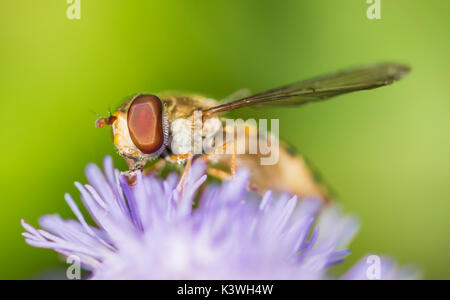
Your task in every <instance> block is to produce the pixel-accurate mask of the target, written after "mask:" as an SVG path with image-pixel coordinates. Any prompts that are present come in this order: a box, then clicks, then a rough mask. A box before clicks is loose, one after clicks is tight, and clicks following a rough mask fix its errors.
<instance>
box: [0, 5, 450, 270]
mask: <svg viewBox="0 0 450 300" xmlns="http://www.w3.org/2000/svg"><path fill="white" fill-rule="evenodd" d="M1 3H2V5H1V8H0V23H1V27H0V32H1V34H0V99H1V104H2V105H1V106H2V109H1V111H0V114H1V120H2V126H1V127H0V138H1V147H0V157H1V167H2V172H1V173H0V174H1V175H0V184H1V187H2V188H1V191H2V194H1V203H0V205H1V206H0V208H1V210H0V222H1V226H0V228H1V229H0V230H1V247H0V266H1V268H0V278H5V279H6V278H17V279H20V278H33V277H35V276H38V274H39V272H41V271H43V270H47V269H51V268H54V267H58V266H59V267H61V264H60V263H58V259H57V256H56V254H54V253H52V252H51V251H48V250H40V249H34V248H31V247H29V246H27V245H26V244H25V243H24V241H23V238H22V237H21V236H20V233H21V232H22V229H21V227H20V224H19V220H20V218H25V219H26V220H28V221H29V222H30V223H32V224H33V225H36V224H37V219H38V217H39V216H41V215H43V214H46V213H56V212H58V213H61V214H62V215H63V216H71V214H70V212H69V209H68V208H67V207H66V205H65V202H64V200H63V194H64V193H65V192H70V193H72V194H74V195H78V193H77V192H76V191H75V188H74V186H73V181H75V180H80V181H84V180H85V179H84V174H83V171H84V167H85V165H86V164H87V163H89V162H96V163H100V162H101V160H102V158H103V157H104V156H105V155H106V154H111V155H113V156H114V159H115V161H116V163H117V165H118V166H119V167H120V168H124V164H123V161H122V160H121V159H120V158H119V157H118V155H117V154H115V152H114V149H113V147H112V143H111V138H110V133H109V130H106V129H104V130H99V129H95V128H94V121H95V119H96V116H95V114H94V113H92V111H95V112H98V113H100V114H102V115H106V114H107V112H108V109H109V108H110V107H111V108H113V109H114V108H116V107H117V106H118V105H119V104H120V103H121V101H122V100H123V99H124V98H125V97H126V96H128V95H131V94H135V93H138V92H158V91H161V90H167V89H169V90H183V91H193V92H199V93H204V94H206V95H208V96H211V97H216V98H223V97H225V96H227V95H228V94H230V93H232V92H234V91H235V90H238V89H240V88H249V89H251V90H252V91H261V90H264V89H267V88H272V87H276V86H278V85H280V84H285V83H290V82H292V81H295V80H300V79H306V78H308V77H311V76H314V75H320V74H322V73H326V72H330V71H335V70H337V69H341V68H344V67H347V66H352V65H358V64H362V63H368V62H378V61H399V62H404V63H407V64H410V65H411V66H412V67H413V72H412V74H411V75H410V76H409V77H407V78H406V79H405V80H402V81H401V82H399V83H397V84H395V85H393V86H390V87H387V88H383V89H379V90H376V91H370V92H362V93H356V94H352V95H348V96H344V97H341V98H339V99H338V100H337V101H330V102H326V103H320V104H316V105H310V106H306V107H303V108H299V109H292V108H288V109H270V110H258V111H255V110H249V109H247V110H243V111H241V112H239V113H237V114H235V116H242V117H250V116H252V117H271V118H280V120H281V121H280V131H281V132H280V135H281V138H282V139H284V140H286V141H288V142H290V143H291V144H293V145H295V146H296V147H297V148H298V149H299V150H300V151H301V152H302V153H304V154H305V155H306V156H307V157H308V158H309V159H310V160H311V161H312V162H313V163H314V165H316V167H318V169H319V170H320V171H321V173H322V174H323V175H324V177H325V178H326V181H327V182H328V183H329V184H330V185H331V186H332V187H333V188H334V190H335V191H336V192H337V194H338V195H339V201H340V202H341V203H342V205H343V207H344V208H345V211H347V212H352V213H355V214H357V215H359V216H360V218H361V220H362V229H361V232H360V234H359V235H358V237H357V238H356V240H355V241H354V242H353V244H352V250H353V254H352V255H351V256H350V259H349V262H348V263H352V262H354V261H356V260H357V259H358V258H360V257H361V256H362V255H363V254H365V253H368V252H371V253H379V254H390V255H392V256H393V257H395V258H396V259H397V260H398V261H399V262H400V263H402V264H404V263H415V264H416V265H417V266H419V267H420V268H422V270H423V271H424V274H425V277H426V278H430V279H431V278H447V279H448V278H450V255H449V252H450V239H449V233H448V230H449V228H450V155H449V154H450V134H449V133H450V132H449V128H450V117H449V116H450V99H449V96H450V84H449V75H450V72H449V69H450V60H449V53H450V34H449V28H450V13H449V12H450V2H449V1H441V0H429V1H412V0H391V1H389V0H382V19H381V20H368V18H367V17H366V9H367V7H368V4H366V1H365V0H340V1H335V0H314V1H313V0H305V1H299V0H292V1H262V0H245V1H244V0H239V1H238V0H223V1H211V0H205V1H196V0H192V1H174V0H166V1H137V0H133V1H130V0H129V1H111V0H81V9H82V10H81V19H80V20H72V21H71V20H68V19H67V17H66V9H67V7H68V4H67V3H66V1H65V0H39V1H37V0H14V1H6V0H2V1H1Z"/></svg>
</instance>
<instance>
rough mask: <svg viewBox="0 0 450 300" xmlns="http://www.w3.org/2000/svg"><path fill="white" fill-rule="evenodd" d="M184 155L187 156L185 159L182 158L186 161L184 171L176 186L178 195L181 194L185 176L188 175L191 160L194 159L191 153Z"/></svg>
mask: <svg viewBox="0 0 450 300" xmlns="http://www.w3.org/2000/svg"><path fill="white" fill-rule="evenodd" d="M185 155H187V157H185V158H184V159H187V162H186V166H185V167H184V170H183V172H182V173H181V177H180V180H179V182H178V186H177V189H179V191H180V194H183V189H184V184H185V183H186V178H187V175H188V173H189V170H190V168H191V165H192V159H193V158H194V155H193V154H192V153H189V154H185ZM185 155H184V156H185ZM177 161H178V159H177Z"/></svg>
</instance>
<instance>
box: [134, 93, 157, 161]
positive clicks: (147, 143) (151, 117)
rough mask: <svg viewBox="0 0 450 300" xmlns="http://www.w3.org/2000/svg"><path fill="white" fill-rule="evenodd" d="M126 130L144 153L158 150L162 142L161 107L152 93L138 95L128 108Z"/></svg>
mask: <svg viewBox="0 0 450 300" xmlns="http://www.w3.org/2000/svg"><path fill="white" fill-rule="evenodd" d="M127 118H128V130H129V132H130V136H131V139H132V140H133V143H134V144H135V145H136V147H137V148H138V149H139V150H141V151H142V152H143V153H145V154H152V153H154V152H156V151H158V150H159V149H160V148H161V146H162V145H163V143H164V132H163V107H162V103H161V100H159V98H158V97H156V96H154V95H140V96H138V97H136V99H134V100H133V103H131V106H130V108H129V110H128V116H127Z"/></svg>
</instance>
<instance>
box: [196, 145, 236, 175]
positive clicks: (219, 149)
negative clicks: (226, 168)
mask: <svg viewBox="0 0 450 300" xmlns="http://www.w3.org/2000/svg"><path fill="white" fill-rule="evenodd" d="M230 146H231V147H233V148H232V149H233V150H232V151H233V152H232V153H231V176H232V177H233V176H234V174H236V144H235V142H227V143H224V144H222V145H221V146H219V147H217V148H216V149H214V150H213V151H212V152H211V153H207V154H204V155H203V156H202V158H204V159H205V160H207V161H208V160H209V159H210V158H211V156H214V155H220V154H223V152H224V151H226V149H227V148H228V147H230Z"/></svg>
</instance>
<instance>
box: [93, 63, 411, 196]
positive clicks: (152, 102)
mask: <svg viewBox="0 0 450 300" xmlns="http://www.w3.org/2000/svg"><path fill="white" fill-rule="evenodd" d="M409 71H410V68H409V67H408V66H405V65H401V64H395V63H382V64H376V65H371V66H365V67H359V68H354V69H350V70H345V71H341V72H337V73H334V74H330V75H325V76H321V77H317V78H313V79H309V80H305V81H300V82H297V83H293V84H289V85H286V86H282V87H279V88H276V89H272V90H268V91H266V92H262V93H258V94H255V95H253V96H248V97H242V98H240V99H238V100H234V101H222V102H220V101H216V100H213V99H207V98H205V97H201V96H196V95H176V94H164V95H159V97H158V96H156V95H150V94H138V95H136V96H134V97H132V98H130V99H129V100H127V101H126V102H125V103H124V104H123V105H122V106H121V107H120V108H119V109H118V110H117V111H116V112H114V113H113V114H110V116H109V117H107V118H100V119H98V120H97V121H96V126H97V127H103V126H105V125H110V126H112V131H113V138H114V145H115V147H116V148H117V150H118V152H119V154H120V155H121V156H122V157H124V158H125V160H126V162H127V164H128V166H129V171H128V174H133V172H134V171H136V170H142V169H144V167H145V165H146V164H147V162H148V161H150V160H154V159H159V158H162V159H160V160H159V161H158V163H156V164H154V166H153V167H152V168H153V169H157V168H160V167H161V166H162V165H163V164H165V163H166V162H178V163H180V164H181V165H182V166H185V168H184V170H185V172H186V170H187V169H188V168H189V166H190V164H191V161H192V159H193V158H194V155H192V153H185V154H182V155H175V154H174V151H173V148H180V147H181V148H183V147H185V146H190V143H191V142H192V140H191V139H189V138H188V139H184V141H183V139H181V140H180V141H177V140H174V136H175V134H177V133H179V132H180V131H183V130H185V131H187V132H188V131H189V132H190V130H191V129H192V127H193V122H194V121H193V115H194V113H201V116H202V118H201V120H202V122H203V123H204V124H206V123H208V124H209V126H208V128H209V130H210V133H211V132H212V134H213V135H214V134H218V133H219V131H222V130H223V126H222V122H223V119H222V118H221V115H222V114H223V113H226V112H229V111H232V110H235V109H239V108H241V107H247V106H251V107H265V106H300V105H303V104H307V103H312V102H318V101H321V100H326V99H329V98H332V97H335V96H339V95H342V94H347V93H351V92H355V91H361V90H369V89H374V88H378V87H382V86H385V85H389V84H392V83H393V82H395V81H397V80H400V79H401V78H403V77H404V76H405V75H407V74H408V73H409ZM179 119H184V120H187V121H185V122H178V121H177V120H179ZM211 124H216V125H211ZM255 131H256V128H251V127H247V128H246V135H251V134H254V132H255ZM220 133H221V134H222V132H220ZM186 141H187V142H186ZM237 142H240V141H239V140H238V141H237ZM186 143H187V144H188V145H186ZM216 146H217V147H221V146H223V145H216ZM280 146H282V147H280V149H279V160H278V163H276V164H274V165H266V166H263V165H260V164H259V163H258V155H248V154H244V155H236V154H235V153H234V152H233V154H231V155H229V154H227V155H221V156H220V157H219V158H218V159H217V158H216V159H215V162H216V164H218V165H220V166H222V168H220V167H217V166H216V167H208V170H207V172H208V173H209V174H210V175H212V176H215V177H220V178H223V179H224V178H227V177H229V176H230V175H232V174H233V173H234V170H235V167H236V165H239V166H245V167H247V168H248V169H250V172H251V175H250V176H251V182H252V185H253V186H254V187H255V188H256V189H259V190H266V189H272V190H275V191H285V192H291V193H295V194H298V195H299V196H320V197H322V198H324V199H326V198H327V194H328V192H327V189H326V187H325V186H324V185H323V184H322V183H321V182H320V181H319V180H317V179H316V178H315V176H314V174H313V172H312V171H311V168H310V167H309V166H308V164H307V163H306V162H305V160H304V158H303V157H302V156H301V155H296V154H294V153H292V151H290V150H289V149H288V147H286V146H283V145H280ZM205 157H206V158H207V160H208V159H209V158H210V157H212V156H211V155H206V156H205ZM223 167H224V168H223ZM224 169H225V170H229V171H228V172H227V171H224ZM182 178H183V177H182Z"/></svg>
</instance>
